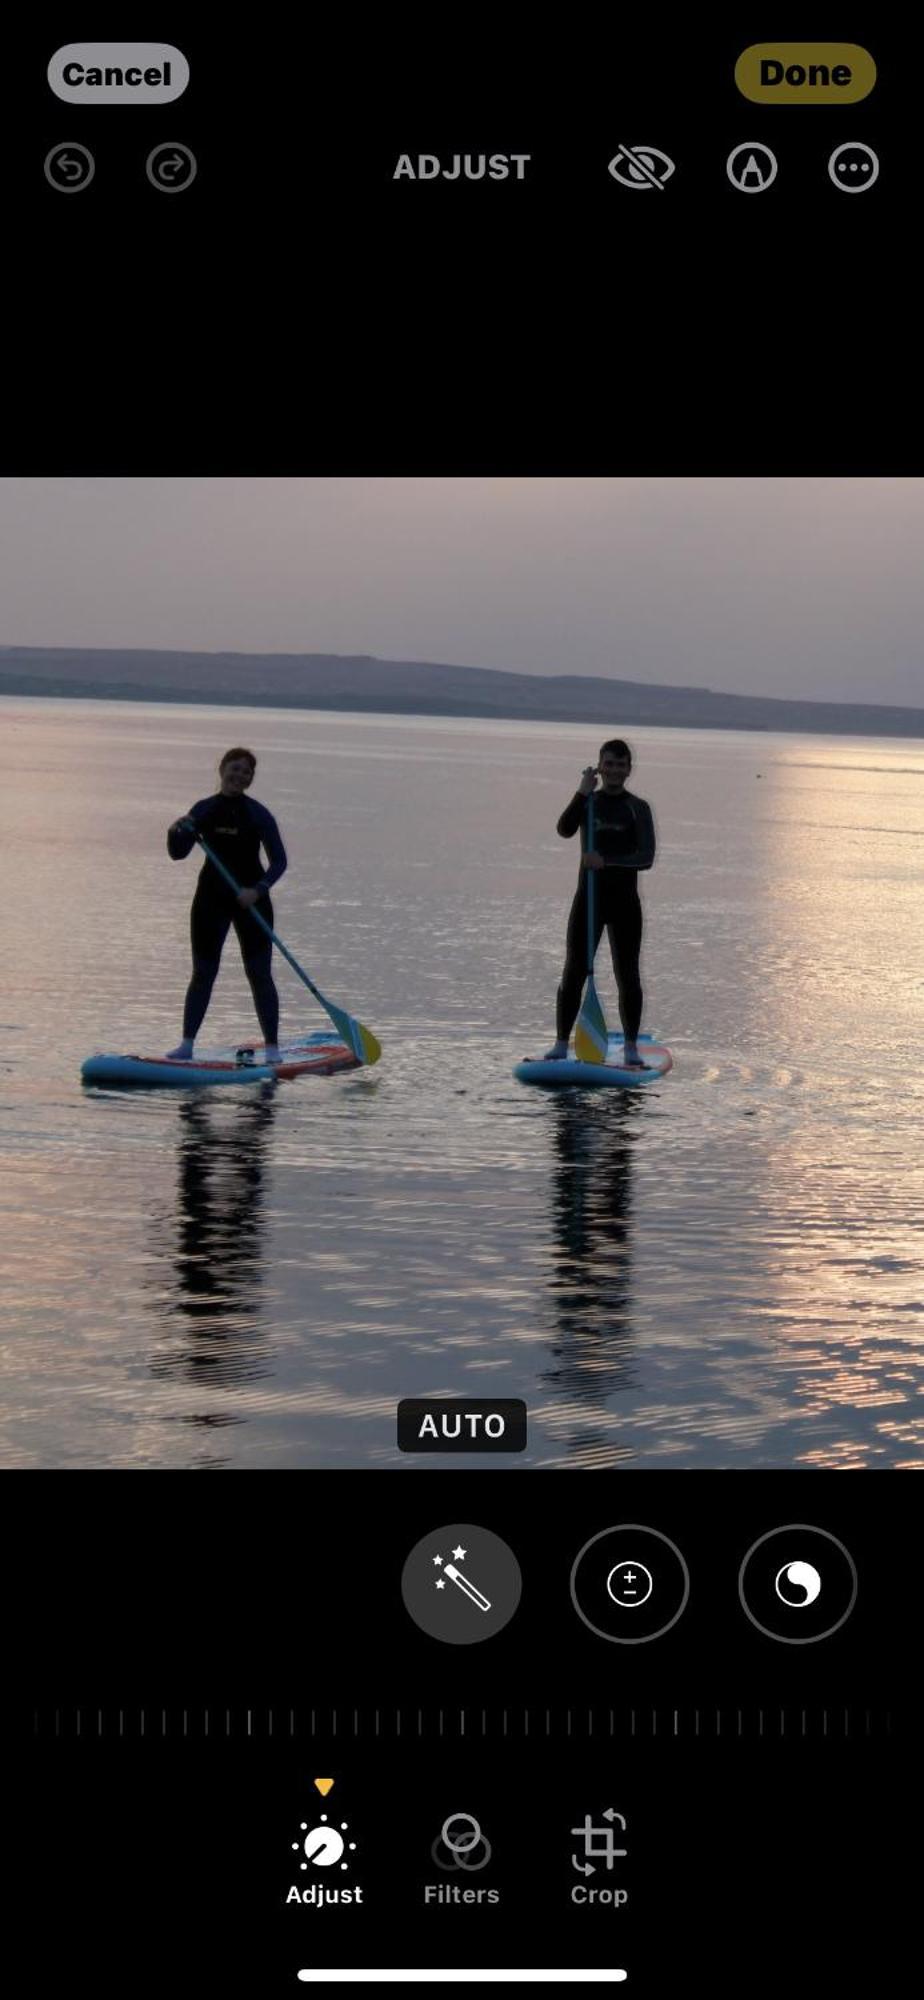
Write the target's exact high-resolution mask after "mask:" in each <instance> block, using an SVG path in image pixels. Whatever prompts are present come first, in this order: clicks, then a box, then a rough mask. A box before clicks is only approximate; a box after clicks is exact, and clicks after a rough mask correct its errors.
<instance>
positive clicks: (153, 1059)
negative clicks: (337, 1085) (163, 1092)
mask: <svg viewBox="0 0 924 2000" xmlns="http://www.w3.org/2000/svg"><path fill="white" fill-rule="evenodd" d="M262 1054H263V1050H262V1047H261V1045H260V1043H259V1042H258V1043H256V1044H255V1045H245V1046H244V1047H242V1048H240V1049H213V1050H212V1051H211V1053H210V1054H203V1055H201V1056H195V1057H194V1058H193V1060H192V1061H191V1062H173V1061H171V1059H170V1057H169V1056H144V1055H103V1054H99V1055H93V1056H88V1057H87V1060H86V1062H85V1063H84V1064H83V1065H82V1067H81V1071H80V1074H81V1077H82V1079H83V1081H84V1083H108V1084H137V1085H141V1086H146V1087H147V1088H151V1087H154V1088H158V1087H159V1088H160V1089H163V1088H164V1087H165V1086H167V1087H172V1086H174V1085H176V1086H178V1087H179V1088H181V1089H182V1088H183V1087H185V1088H186V1089H187V1090H188V1089H189V1088H190V1087H191V1086H193V1087H194V1086H196V1085H199V1086H201V1085H203V1084H214V1083H270V1082H272V1081H273V1080H274V1079H275V1078H289V1077H295V1076H332V1075H333V1074H334V1072H335V1071H336V1070H341V1069H357V1068H358V1067H359V1065H358V1063H357V1061H356V1057H355V1056H354V1054H353V1052H352V1050H351V1049H348V1048H347V1047H346V1044H345V1043H344V1042H341V1041H340V1040H339V1038H338V1036H337V1035H334V1034H332V1033H331V1031H330V1029H329V1028H327V1029H322V1030H321V1031H320V1033H318V1034H313V1035H303V1036H302V1037H301V1039H300V1040H299V1041H292V1042H283V1043H281V1044H280V1049H279V1056H280V1060H279V1062H278V1063H267V1062H264V1061H262V1060H261V1057H262Z"/></svg>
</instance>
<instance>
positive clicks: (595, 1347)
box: [541, 1091, 640, 1458]
mask: <svg viewBox="0 0 924 2000" xmlns="http://www.w3.org/2000/svg"><path fill="white" fill-rule="evenodd" d="M604 1095H605V1098H606V1102H605V1103H603V1102H601V1101H600V1097H597V1098H594V1099H592V1100H590V1101H588V1098H587V1097H586V1096H578V1095H577V1094H575V1095H573V1096H572V1095H569V1096H567V1097H566V1096H565V1095H564V1094H563V1095H562V1096H561V1097H559V1098H558V1099H556V1101H555V1102H554V1104H553V1105H551V1106H550V1111H551V1115H552V1121H553V1122H552V1128H551V1130H552V1148H553V1164H552V1171H551V1176H550V1195H551V1214H552V1260H551V1269H550V1273H549V1294H550V1298H551V1303H552V1306H553V1310H554V1317H555V1323H556V1337H555V1340H554V1343H553V1346H552V1355H553V1361H554V1365H553V1366H552V1367H551V1368H548V1369H546V1370H545V1371H544V1373H543V1375H542V1378H541V1379H542V1381H543V1382H544V1383H546V1384H547V1385H548V1386H549V1387H550V1388H551V1389H552V1390H553V1391H554V1392H555V1393H556V1395H557V1396H558V1397H560V1398H561V1400H562V1402H564V1403H566V1404H569V1405H571V1406H572V1409H573V1406H574V1405H578V1406H580V1412H581V1418H582V1421H581V1424H580V1434H579V1436H578V1435H572V1436H570V1437H569V1439H568V1449H569V1452H570V1453H573V1454H575V1455H578V1456H580V1457H581V1458H586V1457H587V1455H588V1453H589V1452H593V1451H594V1448H595V1439H594V1437H593V1435H592V1434H591V1433H590V1432H589V1431H588V1430H587V1428H586V1423H585V1421H584V1418H585V1415H586V1413H587V1412H592V1411H600V1412H601V1413H602V1412H603V1410H604V1409H605V1407H606V1404H607V1402H608V1400H609V1398H610V1397H611V1396H613V1395H615V1394H617V1393H618V1392H619V1391H620V1390H626V1389H629V1388H632V1387H634V1386H635V1382H636V1370H635V1336H634V1331H633V1319H632V1314H633V1284H632V1219H631V1208H632V1145H633V1142H634V1134H635V1129H636V1118H637V1116H638V1113H639V1110H640V1107H639V1105H638V1104H637V1103H636V1102H635V1101H634V1100H633V1098H632V1097H631V1096H630V1094H629V1093H628V1092H622V1091H612V1092H609V1091H607V1092H606V1093H601V1097H602V1096H604ZM604 1441H605V1444H606V1447H607V1450H608V1451H610V1452H611V1453H612V1451H613V1441H612V1437H611V1435H610V1432H609V1427H608V1426H607V1427H606V1428H605V1429H601V1432H600V1436H599V1440H597V1441H596V1442H598V1443H601V1444H602V1443H604Z"/></svg>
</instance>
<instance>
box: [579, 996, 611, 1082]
mask: <svg viewBox="0 0 924 2000" xmlns="http://www.w3.org/2000/svg"><path fill="white" fill-rule="evenodd" d="M608 1048H609V1031H608V1029H607V1025H606V1017H605V1015H604V1012H603V1008H602V1007H601V1005H600V1002H599V1000H598V999H597V993H596V988H595V986H594V983H593V980H592V979H588V981H587V985H586V988H585V991H584V999H583V1003H582V1005H581V1011H580V1013H579V1015H578V1017H577V1024H576V1026H575V1030H574V1053H575V1055H576V1056H577V1059H578V1062H586V1063H604V1062H605V1061H606V1055H607V1049H608Z"/></svg>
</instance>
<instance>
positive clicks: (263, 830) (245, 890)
mask: <svg viewBox="0 0 924 2000" xmlns="http://www.w3.org/2000/svg"><path fill="white" fill-rule="evenodd" d="M256 768H257V760H256V758H255V756H254V754H253V751H252V750H241V749H235V750H226V751H225V754H224V756H223V758H222V760H221V763H220V764H219V766H218V776H219V781H220V787H221V788H220V790H219V791H217V792H216V793H215V794H214V795H213V797H212V798H210V799H199V801H198V802H197V804H196V805H194V806H192V807H191V808H190V810H189V812H188V813H187V814H186V815H185V817H184V818H183V819H178V820H175V821H174V823H173V825H172V826H171V827H169V828H168V830H167V853H168V854H169V856H170V859H171V861H184V860H185V858H186V856H187V854H189V853H190V851H191V849H192V848H193V846H194V845H195V841H196V836H197V834H200V833H201V834H202V835H203V837H204V839H205V840H206V841H207V842H208V845H209V847H210V848H211V849H212V851H213V853H214V854H216V855H217V857H218V859H219V861H223V862H224V864H225V867H226V868H227V869H228V870H229V871H230V873H231V874H232V875H233V876H234V880H235V882H237V883H238V884H239V885H240V893H239V894H238V895H237V896H235V895H234V893H233V891H232V890H231V889H229V888H228V885H227V882H226V881H225V880H224V878H223V876H221V875H219V873H218V870H217V868H213V867H212V864H211V862H210V861H209V860H208V859H207V858H206V860H205V862H204V864H203V867H202V872H201V874H200V876H199V880H198V883H197V884H196V893H195V895H194V897H193V904H192V912H191V916H190V933H191V937H192V961H193V970H192V979H191V980H190V982H189V988H188V990H187V994H186V1004H185V1006H184V1009H183V1039H182V1041H181V1042H180V1044H179V1047H178V1048H175V1049H171V1051H170V1060H171V1061H174V1062H189V1061H190V1060H191V1058H192V1052H193V1045H194V1043H195V1039H196V1036H197V1034H198V1032H199V1029H200V1027H201V1026H202V1022H203V1021H204V1019H205V1012H206V1008H207V1007H208V1004H209V1001H210V999H211V997H212V987H213V986H214V984H215V975H216V973H217V971H218V967H219V964H220V962H221V953H222V946H223V945H224V941H225V938H226V937H227V935H228V930H229V928H230V926H231V925H232V924H233V925H234V928H235V930H236V932H237V939H238V943H239V945H240V947H241V957H242V958H243V961H244V971H245V972H246V974H247V977H248V979H249V981H250V987H251V991H252V993H253V997H254V1005H255V1006H256V1010H257V1018H258V1020H259V1023H260V1027H261V1029H262V1031H263V1040H264V1042H265V1044H266V1061H267V1062H269V1063H273V1062H278V1061H279V995H278V993H277V991H276V987H275V985H274V983H273V976H272V972H271V969H270V961H271V959H272V953H273V945H272V939H271V938H268V937H267V935H266V932H265V931H264V930H263V929H262V928H261V926H260V925H259V924H256V923H254V920H253V918H252V917H251V915H250V911H251V910H252V909H253V908H254V906H255V905H257V906H258V907H259V911H260V915H261V917H263V918H265V920H266V922H267V923H268V924H269V925H270V927H272V922H273V905H272V903H271V902H270V897H269V892H270V889H271V888H272V886H273V883H274V882H278V880H279V877H280V875H282V874H283V873H284V871H285V867H286V851H285V848H284V847H283V844H282V840H281V838H280V833H279V828H278V826H277V825H276V821H275V820H274V818H273V815H272V813H271V812H267V809H266V807H265V806H261V805H258V804H257V801H256V799H246V798H245V797H244V793H245V792H246V791H247V790H248V788H249V786H250V785H252V784H253V778H254V772H255V771H256ZM261 846H262V847H263V848H264V849H265V852H266V855H267V859H268V862H269V866H268V867H267V868H266V869H264V868H263V867H262V866H261V862H260V848H261Z"/></svg>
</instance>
